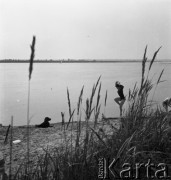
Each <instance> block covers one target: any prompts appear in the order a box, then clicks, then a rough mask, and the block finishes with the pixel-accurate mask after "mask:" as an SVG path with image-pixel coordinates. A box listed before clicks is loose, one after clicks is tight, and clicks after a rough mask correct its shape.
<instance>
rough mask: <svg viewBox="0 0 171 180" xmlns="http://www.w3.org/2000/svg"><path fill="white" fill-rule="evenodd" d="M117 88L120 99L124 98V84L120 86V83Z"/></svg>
mask: <svg viewBox="0 0 171 180" xmlns="http://www.w3.org/2000/svg"><path fill="white" fill-rule="evenodd" d="M119 87H120V88H119V90H118V95H119V97H120V98H121V100H125V96H124V94H123V88H124V86H122V85H119Z"/></svg>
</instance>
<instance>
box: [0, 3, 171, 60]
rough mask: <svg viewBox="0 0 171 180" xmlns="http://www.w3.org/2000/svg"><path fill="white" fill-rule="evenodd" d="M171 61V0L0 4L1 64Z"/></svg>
mask: <svg viewBox="0 0 171 180" xmlns="http://www.w3.org/2000/svg"><path fill="white" fill-rule="evenodd" d="M33 35H35V36H36V54H35V59H68V58H69V59H142V57H143V53H144V49H145V46H146V45H148V53H147V56H148V57H149V59H150V58H151V57H152V55H153V53H154V51H156V50H157V49H158V48H159V47H160V46H162V49H161V50H160V52H159V54H158V57H157V58H158V59H171V1H170V0H0V59H9V58H10V59H29V57H30V44H31V42H32V37H33Z"/></svg>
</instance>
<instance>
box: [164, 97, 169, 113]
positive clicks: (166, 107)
mask: <svg viewBox="0 0 171 180" xmlns="http://www.w3.org/2000/svg"><path fill="white" fill-rule="evenodd" d="M163 107H164V108H165V110H166V112H168V107H171V98H166V99H165V100H164V101H163Z"/></svg>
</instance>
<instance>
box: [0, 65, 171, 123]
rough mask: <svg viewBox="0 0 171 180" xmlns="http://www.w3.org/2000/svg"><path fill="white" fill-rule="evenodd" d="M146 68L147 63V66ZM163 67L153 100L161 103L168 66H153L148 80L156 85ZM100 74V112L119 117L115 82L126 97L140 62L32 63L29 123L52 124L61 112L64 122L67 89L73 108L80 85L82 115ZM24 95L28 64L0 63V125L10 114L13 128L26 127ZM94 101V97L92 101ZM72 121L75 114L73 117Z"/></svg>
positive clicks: (170, 85)
mask: <svg viewBox="0 0 171 180" xmlns="http://www.w3.org/2000/svg"><path fill="white" fill-rule="evenodd" d="M147 66H148V64H147ZM163 68H165V71H164V74H163V77H162V80H167V81H166V82H163V83H161V84H160V85H159V87H158V89H157V92H156V93H155V96H154V100H155V101H156V102H157V103H159V104H161V101H162V100H163V99H164V98H165V97H167V96H171V94H170V89H171V71H170V70H171V64H169V63H167V64H164V63H154V66H153V67H152V71H151V77H152V76H154V77H153V79H154V81H153V82H154V83H155V82H156V80H157V78H158V76H159V75H160V72H161V71H162V69H163ZM100 75H101V82H102V89H101V100H100V102H101V105H102V106H101V113H104V112H105V114H106V116H115V117H116V116H119V108H118V106H117V105H116V104H115V103H114V98H115V97H116V96H118V95H117V90H116V89H115V86H114V85H115V81H120V82H122V84H123V85H124V86H125V88H124V93H125V94H126V95H128V91H129V88H133V86H134V84H135V82H140V78H141V63H68V64H65V63H61V64H58V63H54V64H53V63H52V64H51V63H47V64H46V63H43V64H41V63H35V64H34V69H33V74H32V79H31V98H30V117H32V118H31V124H38V123H40V122H41V121H42V120H43V119H44V117H45V116H48V117H51V119H52V122H60V121H61V111H62V112H65V119H66V121H68V114H69V112H68V104H67V87H68V89H69V92H70V99H71V106H72V109H75V108H76V107H77V101H78V97H79V94H80V91H81V88H82V86H83V85H84V93H83V103H82V114H83V115H84V110H85V102H86V99H87V98H88V97H90V94H91V91H92V87H93V84H94V83H96V81H97V79H98V77H99V76H100ZM106 90H108V99H107V107H106V108H104V99H105V93H106ZM27 93H28V64H27V63H21V64H20V63H14V64H13V63H11V64H10V63H9V64H8V63H7V64H3V63H1V64H0V121H1V122H0V123H3V124H5V125H8V124H9V122H10V118H11V115H13V116H14V125H24V124H26V116H27V114H26V112H27V96H28V95H27ZM94 101H95V102H96V97H95V99H94ZM125 107H126V104H125ZM75 120H76V114H75Z"/></svg>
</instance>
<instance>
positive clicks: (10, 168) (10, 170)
mask: <svg viewBox="0 0 171 180" xmlns="http://www.w3.org/2000/svg"><path fill="white" fill-rule="evenodd" d="M12 141H13V116H11V138H10V167H9V180H11V174H12Z"/></svg>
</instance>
